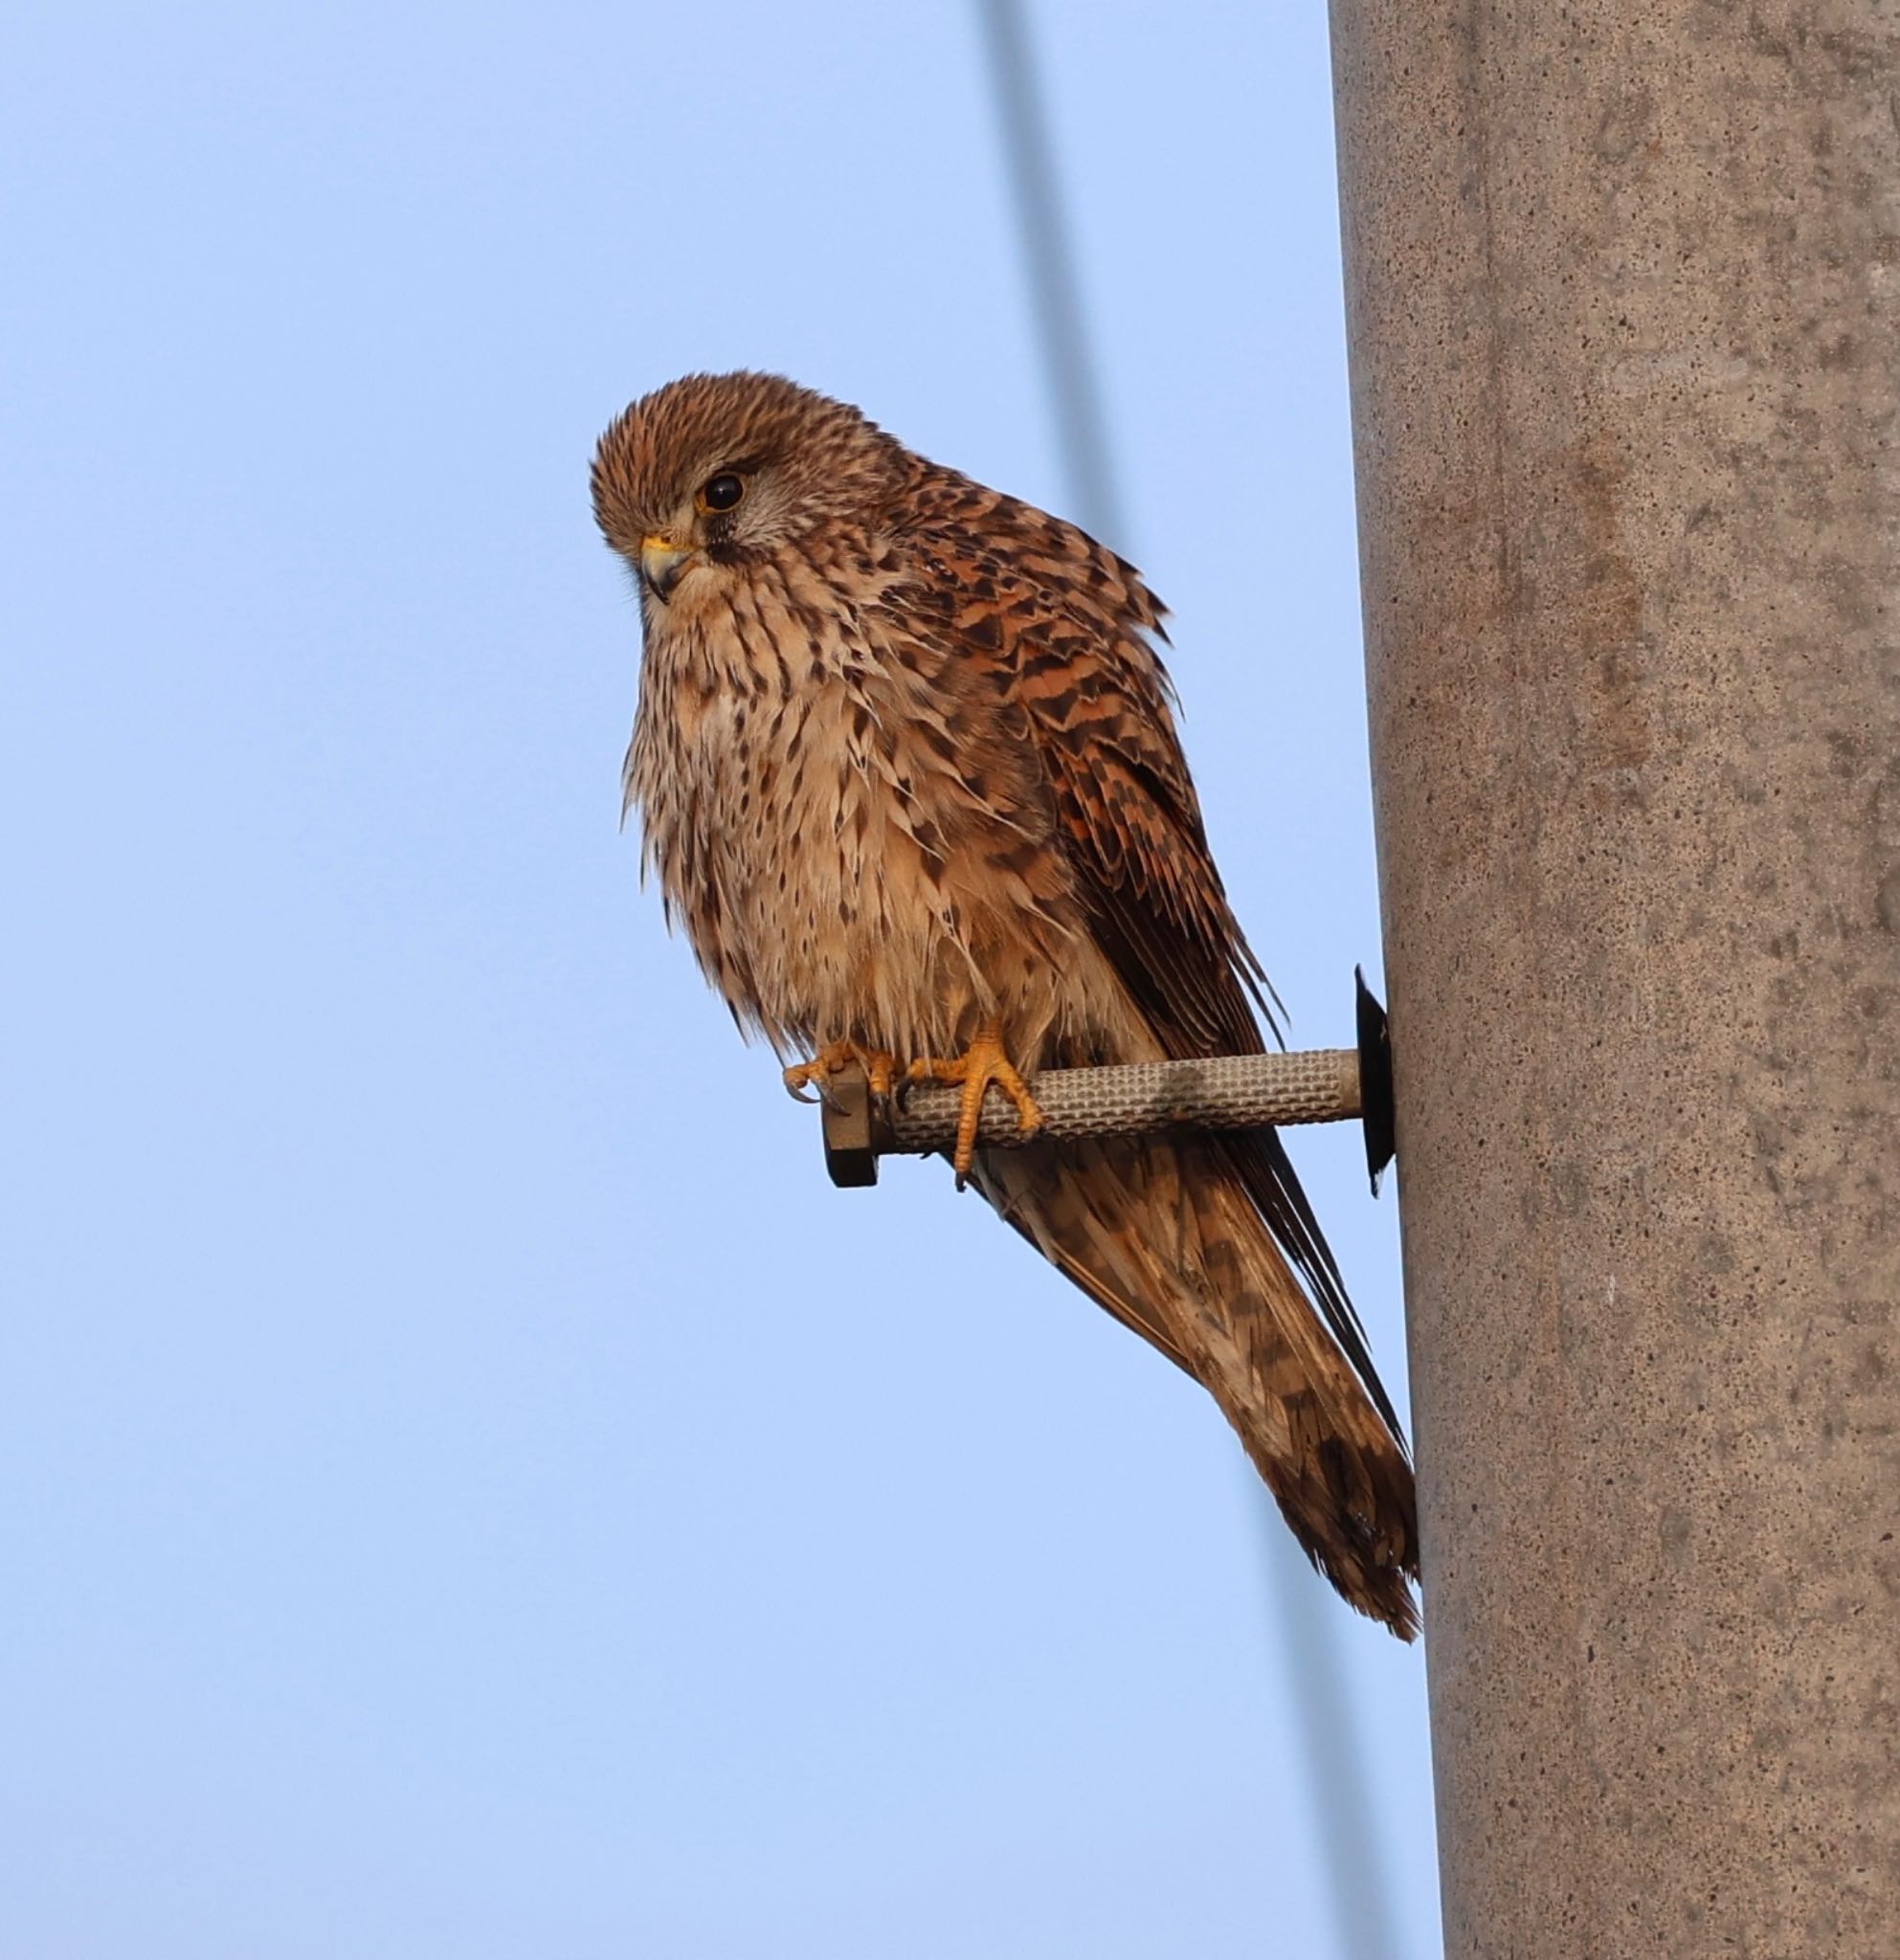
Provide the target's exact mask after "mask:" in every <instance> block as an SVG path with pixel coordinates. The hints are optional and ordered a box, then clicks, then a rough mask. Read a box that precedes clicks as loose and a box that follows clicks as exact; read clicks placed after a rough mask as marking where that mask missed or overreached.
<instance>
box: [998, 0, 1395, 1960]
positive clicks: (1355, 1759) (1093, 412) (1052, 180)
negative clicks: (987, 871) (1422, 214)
mask: <svg viewBox="0 0 1900 1960" xmlns="http://www.w3.org/2000/svg"><path fill="white" fill-rule="evenodd" d="M976 12H977V16H978V19H979V21H980V23H981V30H982V37H983V44H984V54H985V59H986V63H987V68H988V75H989V80H990V87H991V93H992V95H993V96H994V98H995V106H996V115H997V125H998V130H999V133H1000V135H1001V139H1002V147H1003V158H1004V164H1005V169H1006V174H1007V176H1008V180H1009V185H1010V190H1011V201H1012V204H1013V205H1014V208H1015V211H1016V215H1017V234H1018V243H1019V247H1020V250H1021V256H1022V264H1023V272H1024V277H1025V280H1026V283H1027V286H1028V289H1029V299H1030V310H1031V314H1032V317H1033V322H1034V331H1035V337H1036V345H1037V351H1038V355H1039V360H1040V364H1041V368H1042V378H1043V384H1044V386H1045V388H1046V390H1047V391H1048V396H1049V404H1050V410H1051V412H1052V414H1053V416H1054V419H1055V424H1056V434H1057V439H1058V447H1059V451H1060V454H1061V457H1062V466H1063V474H1064V476H1065V477H1066V479H1067V482H1068V491H1069V500H1070V503H1071V506H1072V509H1071V514H1072V515H1073V516H1074V518H1075V519H1076V521H1077V522H1078V523H1080V524H1081V525H1082V526H1083V528H1084V530H1086V531H1088V532H1090V533H1091V534H1092V535H1094V536H1095V537H1097V538H1099V539H1101V540H1102V541H1103V542H1104V543H1105V544H1107V545H1110V546H1113V547H1114V548H1115V549H1117V550H1119V551H1125V552H1126V551H1129V549H1130V548H1131V540H1130V537H1129V526H1128V517H1127V511H1126V507H1125V505H1124V501H1123V498H1122V494H1121V484H1120V479H1119V477H1118V475H1117V472H1116V469H1115V466H1114V452H1113V445H1112V442H1111V440H1110V436H1109V431H1108V418H1107V413H1106V407H1105V402H1104V395H1103V390H1102V384H1101V379H1100V370H1099V368H1098V367H1097V364H1096V360H1095V349H1094V344H1093V339H1092V337H1091V335H1090V333H1089V330H1088V320H1087V312H1086V307H1085V305H1084V300H1083V293H1082V281H1081V278H1080V276H1079V273H1078V270H1077V264H1076V253H1075V246H1074V242H1073V233H1072V230H1071V227H1070V225H1069V222H1068V216H1067V208H1066V205H1065V203H1064V200H1063V197H1062V184H1061V177H1060V172H1059V170H1058V167H1057V161H1056V150H1055V144H1054V140H1053V137H1052V134H1051V131H1050V126H1049V119H1048V114H1047V109H1046V105H1045V100H1044V95H1043V91H1042V87H1041V81H1040V76H1039V70H1038V66H1037V60H1036V51H1035V48H1034V45H1033V42H1032V37H1031V34H1030V30H1029V24H1028V21H1027V19H1026V17H1025V10H1024V8H1023V6H1022V4H1021V0H976ZM1264 1503H1265V1500H1264V1499H1263V1504H1264ZM1268 1507H1269V1508H1270V1506H1268ZM1266 1565H1267V1572H1268V1575H1269V1580H1270V1586H1271V1591H1272V1593H1273V1596H1274V1600H1275V1604H1276V1607H1277V1610H1278V1615H1279V1618H1280V1620H1281V1622H1282V1626H1283V1629H1284V1633H1285V1645H1286V1650H1287V1656H1288V1661H1289V1666H1288V1675H1289V1679H1290V1681H1291V1682H1292V1683H1293V1685H1294V1688H1295V1692H1294V1693H1293V1694H1292V1696H1291V1700H1292V1702H1293V1704H1294V1709H1293V1714H1294V1727H1295V1730H1296V1732H1297V1733H1298V1735H1299V1737H1300V1743H1301V1748H1302V1752H1303V1754H1304V1756H1305V1758H1306V1771H1307V1779H1308V1785H1309V1787H1310V1789H1311V1793H1312V1801H1313V1812H1314V1823H1315V1830H1316V1833H1317V1836H1318V1838H1319V1840H1320V1845H1321V1852H1322V1856H1323V1858H1324V1860H1325V1864H1326V1872H1327V1881H1328V1883H1327V1890H1328V1894H1329V1898H1330V1904H1331V1908H1332V1916H1333V1923H1334V1927H1335V1930H1336V1933H1337V1936H1338V1943H1339V1950H1340V1952H1341V1954H1342V1955H1343V1956H1345V1960H1392V1956H1393V1955H1395V1954H1397V1953H1398V1952H1399V1951H1400V1950H1401V1942H1400V1939H1399V1936H1398V1931H1397V1915H1396V1913H1395V1911H1394V1907H1393V1902H1392V1894H1391V1887H1390V1884H1389V1882H1388V1879H1387V1875H1386V1872H1385V1870H1384V1866H1383V1861H1382V1860H1381V1859H1380V1857H1379V1855H1378V1850H1377V1842H1378V1838H1377V1824H1376V1818H1375V1812H1374V1808H1373V1803H1372V1790H1371V1781H1370V1778H1369V1776H1368V1774H1367V1771H1366V1766H1365V1761H1364V1754H1363V1750H1362V1748H1361V1746H1360V1742H1359V1737H1358V1734H1357V1731H1356V1726H1355V1725H1354V1723H1353V1720H1352V1705H1351V1701H1350V1697H1349V1689H1348V1684H1347V1681H1346V1675H1345V1669H1344V1667H1343V1665H1342V1663H1341V1659H1340V1656H1339V1652H1338V1649H1337V1647H1336V1645H1335V1644H1334V1642H1333V1640H1332V1638H1331V1634H1330V1628H1329V1627H1328V1625H1327V1624H1326V1620H1325V1618H1324V1615H1327V1614H1328V1613H1330V1612H1334V1611H1336V1608H1334V1607H1333V1604H1332V1601H1331V1599H1330V1595H1329V1594H1327V1593H1326V1592H1325V1590H1324V1589H1323V1588H1322V1587H1321V1586H1320V1585H1319V1584H1318V1583H1317V1582H1316V1581H1315V1579H1314V1577H1313V1574H1312V1572H1311V1571H1310V1570H1308V1567H1307V1565H1306V1563H1305V1561H1304V1560H1302V1559H1301V1558H1300V1557H1299V1556H1298V1554H1297V1552H1296V1551H1295V1549H1294V1547H1293V1543H1292V1540H1291V1539H1290V1538H1288V1537H1287V1535H1286V1534H1285V1531H1284V1530H1282V1529H1281V1527H1280V1524H1279V1521H1278V1519H1277V1518H1276V1519H1274V1520H1273V1521H1272V1527H1271V1531H1270V1534H1269V1537H1268V1546H1267V1558H1266Z"/></svg>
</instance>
